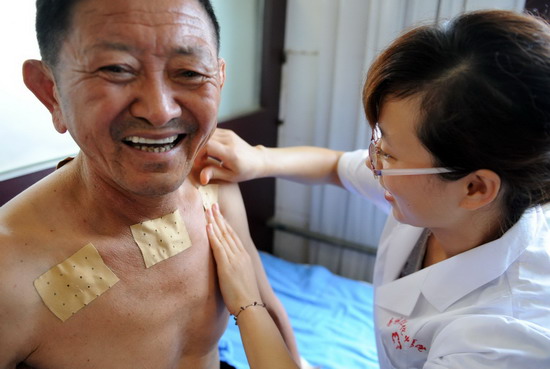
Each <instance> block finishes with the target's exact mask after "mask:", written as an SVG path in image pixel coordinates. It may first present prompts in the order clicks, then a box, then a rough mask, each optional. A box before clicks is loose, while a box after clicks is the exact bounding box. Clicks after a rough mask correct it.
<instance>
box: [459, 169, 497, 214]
mask: <svg viewBox="0 0 550 369" xmlns="http://www.w3.org/2000/svg"><path fill="white" fill-rule="evenodd" d="M463 180H465V182H464V183H465V185H466V187H465V196H464V197H463V199H462V201H461V202H460V206H461V207H462V208H464V209H468V210H477V209H480V208H482V207H484V206H486V205H490V204H491V203H493V202H494V201H495V199H496V198H497V197H498V194H499V192H500V188H501V181H500V176H499V175H498V174H496V173H495V172H493V171H492V170H488V169H480V170H476V171H475V172H473V173H470V174H469V175H468V176H466V177H465V178H463Z"/></svg>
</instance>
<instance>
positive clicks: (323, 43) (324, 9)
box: [275, 0, 524, 280]
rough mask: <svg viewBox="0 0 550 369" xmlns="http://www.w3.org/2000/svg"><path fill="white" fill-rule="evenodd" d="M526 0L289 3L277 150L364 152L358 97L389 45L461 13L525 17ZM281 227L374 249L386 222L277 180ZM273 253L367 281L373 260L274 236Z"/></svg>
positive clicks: (334, 191)
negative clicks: (489, 11) (505, 12)
mask: <svg viewBox="0 0 550 369" xmlns="http://www.w3.org/2000/svg"><path fill="white" fill-rule="evenodd" d="M523 6H524V1H523V0H470V1H468V0H289V3H288V11H287V33H286V44H285V49H286V55H287V63H286V65H285V67H284V75H283V89H282V94H281V120H282V121H283V122H284V124H283V125H282V126H281V127H280V130H279V145H280V146H291V145H319V146H325V147H330V148H333V149H337V150H354V149H358V148H365V147H367V146H368V142H369V140H370V137H369V135H370V132H368V131H367V124H366V121H365V118H364V116H363V111H362V106H361V101H360V91H361V86H362V83H363V81H364V76H365V74H366V71H367V69H368V67H369V65H370V62H371V61H372V59H373V58H374V56H375V55H376V54H378V53H379V52H380V51H381V50H382V49H383V48H384V47H385V46H386V45H387V44H388V43H389V42H390V41H391V40H392V39H394V38H395V37H396V36H397V35H398V34H399V33H400V32H402V31H403V30H404V29H406V28H407V27H410V26H411V25H413V24H416V23H418V22H435V21H440V20H442V19H445V18H448V17H450V16H452V15H455V14H457V13H459V12H462V11H469V10H475V9H484V8H504V9H514V10H517V11H521V10H522V9H523ZM276 218H277V220H278V221H281V222H284V223H289V224H293V225H296V226H299V227H303V228H305V229H307V230H311V231H315V232H320V233H324V234H327V235H329V236H332V237H338V238H343V239H346V240H349V241H353V242H356V243H363V244H365V245H376V244H377V242H378V238H379V235H380V232H381V230H382V227H383V224H384V221H385V216H384V215H383V214H382V213H381V212H379V211H378V210H377V209H375V208H374V207H373V206H372V205H370V204H369V203H367V202H366V201H362V200H361V199H359V198H357V197H355V195H352V194H349V193H346V192H345V191H343V190H341V189H339V188H334V187H331V186H317V187H308V186H304V185H300V184H294V183H290V182H287V181H284V180H278V182H277V199H276ZM275 253H276V254H277V255H280V256H283V257H284V258H286V259H289V260H293V261H298V262H310V263H320V264H323V265H326V266H327V267H329V268H330V269H331V270H333V271H335V272H338V273H340V274H343V275H346V276H349V277H351V278H356V279H364V280H369V279H370V276H371V273H372V265H373V258H372V257H368V256H364V255H361V254H360V253H357V252H355V251H340V250H337V249H336V248H334V247H332V246H328V245H323V244H319V243H318V242H308V241H307V240H304V239H303V238H300V237H296V236H293V235H290V234H287V233H282V232H277V234H276V238H275Z"/></svg>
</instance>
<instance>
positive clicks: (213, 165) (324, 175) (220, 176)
mask: <svg viewBox="0 0 550 369" xmlns="http://www.w3.org/2000/svg"><path fill="white" fill-rule="evenodd" d="M341 155H342V152H340V151H335V150H330V149H325V148H321V147H314V146H295V147H285V148H267V147H265V146H262V145H258V146H250V145H249V144H248V143H246V142H245V141H244V140H243V139H241V138H240V137H239V136H237V135H236V134H235V133H234V132H233V131H230V130H227V129H221V128H218V129H216V131H215V132H214V135H213V136H212V137H211V138H210V140H209V141H208V144H207V146H206V153H205V157H204V158H203V159H206V157H208V158H210V159H212V158H214V159H215V160H203V161H202V167H203V168H202V170H201V173H200V181H201V183H202V184H203V185H204V184H207V183H209V182H210V181H211V180H223V181H229V182H242V181H247V180H250V179H255V178H262V177H280V178H285V179H288V180H291V181H295V182H300V183H306V184H334V185H338V186H341V185H342V184H341V183H340V180H339V178H338V174H337V165H338V159H339V158H340V156H341Z"/></svg>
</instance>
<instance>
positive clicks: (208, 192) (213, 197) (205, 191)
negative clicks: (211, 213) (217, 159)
mask: <svg viewBox="0 0 550 369" xmlns="http://www.w3.org/2000/svg"><path fill="white" fill-rule="evenodd" d="M199 193H200V194H201V198H202V204H203V206H204V209H210V208H211V207H212V205H214V204H215V203H217V202H218V185H208V186H199Z"/></svg>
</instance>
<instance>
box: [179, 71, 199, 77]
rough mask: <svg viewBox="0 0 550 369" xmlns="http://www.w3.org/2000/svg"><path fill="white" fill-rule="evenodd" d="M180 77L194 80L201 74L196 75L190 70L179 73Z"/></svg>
mask: <svg viewBox="0 0 550 369" xmlns="http://www.w3.org/2000/svg"><path fill="white" fill-rule="evenodd" d="M180 76H182V77H185V78H196V77H200V76H201V74H200V73H197V72H195V71H192V70H185V71H182V72H180Z"/></svg>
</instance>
